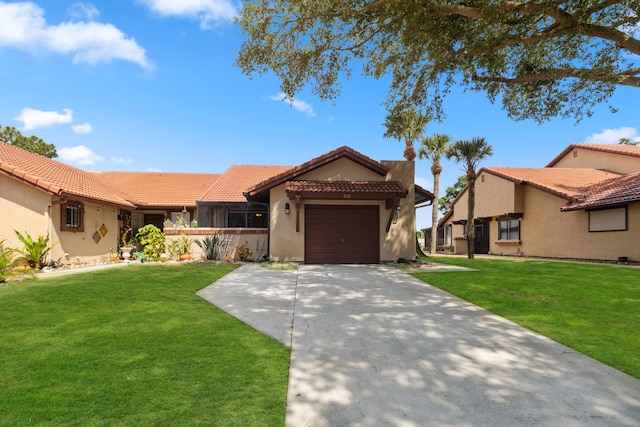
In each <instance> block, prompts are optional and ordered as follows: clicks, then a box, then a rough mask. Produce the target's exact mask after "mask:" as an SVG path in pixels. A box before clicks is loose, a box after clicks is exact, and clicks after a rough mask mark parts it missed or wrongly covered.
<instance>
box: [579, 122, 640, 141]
mask: <svg viewBox="0 0 640 427" xmlns="http://www.w3.org/2000/svg"><path fill="white" fill-rule="evenodd" d="M621 138H629V139H630V140H632V141H640V136H639V135H638V131H637V130H636V129H635V128H632V127H626V126H623V127H620V128H618V129H605V130H603V131H602V132H600V133H594V134H592V135H591V136H588V137H587V138H586V139H585V140H584V142H586V143H587V144H617V143H619V142H620V139H621Z"/></svg>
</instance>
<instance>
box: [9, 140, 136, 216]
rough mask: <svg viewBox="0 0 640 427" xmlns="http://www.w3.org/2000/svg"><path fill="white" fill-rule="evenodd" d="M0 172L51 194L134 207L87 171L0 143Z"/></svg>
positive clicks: (124, 196)
mask: <svg viewBox="0 0 640 427" xmlns="http://www.w3.org/2000/svg"><path fill="white" fill-rule="evenodd" d="M0 173H4V174H5V175H7V176H10V177H12V178H14V179H18V180H20V181H23V182H25V183H27V184H29V185H31V186H33V187H36V188H39V189H40V190H43V191H45V192H47V193H50V194H52V195H54V194H55V195H65V194H66V195H71V196H78V197H82V198H86V199H91V200H95V201H99V202H105V203H110V204H114V205H117V206H126V207H134V205H133V204H132V203H131V202H130V201H129V200H127V196H126V194H123V193H122V192H121V191H120V190H118V189H117V188H114V187H112V186H110V185H108V184H106V183H104V182H103V181H101V180H100V179H96V178H95V176H94V175H92V174H91V173H89V172H87V171H83V170H81V169H77V168H74V167H72V166H69V165H65V164H64V163H60V162H58V161H55V160H52V159H49V158H47V157H43V156H40V155H38V154H34V153H31V152H29V151H25V150H22V149H20V148H17V147H14V146H12V145H9V144H7V143H4V142H0Z"/></svg>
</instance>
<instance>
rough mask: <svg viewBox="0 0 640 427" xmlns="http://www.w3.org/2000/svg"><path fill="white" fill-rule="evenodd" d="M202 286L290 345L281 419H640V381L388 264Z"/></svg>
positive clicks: (234, 278) (365, 422)
mask: <svg viewBox="0 0 640 427" xmlns="http://www.w3.org/2000/svg"><path fill="white" fill-rule="evenodd" d="M200 295H201V296H202V297H204V298H205V299H207V300H209V301H211V302H212V303H214V304H216V305H218V306H219V307H221V308H222V309H225V310H227V311H228V312H230V313H231V314H232V315H234V316H236V317H238V318H239V319H241V320H244V321H245V322H247V323H248V324H250V325H252V326H254V327H256V328H257V329H259V330H262V331H263V332H265V333H267V334H269V335H271V336H273V337H274V338H276V339H278V340H280V341H281V342H283V343H285V344H289V342H288V340H289V338H290V337H291V335H290V333H291V330H292V329H291V328H292V327H293V334H292V337H291V338H292V340H291V341H290V342H291V345H292V354H291V366H290V371H289V391H288V404H287V415H286V425H287V426H288V427H300V426H313V427H321V426H515V425H518V426H520V425H535V426H559V425H562V426H639V425H640V381H639V380H637V379H635V378H632V377H630V376H628V375H625V374H623V373H621V372H619V371H617V370H615V369H612V368H610V367H608V366H606V365H603V364H601V363H599V362H596V361H595V360H593V359H590V358H588V357H586V356H583V355H581V354H579V353H577V352H575V351H573V350H571V349H569V348H567V347H565V346H562V345H560V344H558V343H556V342H554V341H551V340H549V339H547V338H545V337H543V336H541V335H538V334H535V333H533V332H531V331H529V330H527V329H525V328H522V327H520V326H518V325H516V324H514V323H512V322H510V321H508V320H505V319H503V318H501V317H499V316H496V315H493V314H491V313H489V312H487V311H485V310H483V309H481V308H479V307H477V306H475V305H472V304H470V303H468V302H466V301H463V300H461V299H459V298H456V297H454V296H452V295H450V294H447V293H445V292H443V291H440V290H438V289H437V288H434V287H432V286H429V285H426V284H424V283H423V282H421V281H419V280H417V279H415V278H413V277H412V276H410V275H408V274H406V273H403V272H401V271H398V270H396V269H394V268H392V267H388V266H382V265H380V266H369V265H368V266H353V265H350V266H318V265H303V266H300V269H299V270H298V271H297V272H274V271H269V270H265V269H261V268H260V267H258V266H253V265H252V266H249V265H247V266H243V267H242V268H240V269H238V270H236V271H235V272H233V273H231V274H229V275H227V276H225V277H224V278H223V279H221V280H220V281H218V282H216V283H214V284H213V285H211V286H209V287H208V288H205V289H203V290H202V291H201V292H200Z"/></svg>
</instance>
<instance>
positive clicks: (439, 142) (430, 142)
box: [418, 133, 451, 254]
mask: <svg viewBox="0 0 640 427" xmlns="http://www.w3.org/2000/svg"><path fill="white" fill-rule="evenodd" d="M450 143H451V138H450V137H449V135H445V134H441V133H436V134H434V135H433V136H429V137H426V138H424V139H423V140H422V141H420V149H419V150H418V158H420V159H428V160H431V173H432V174H433V196H434V197H433V205H432V211H431V247H430V248H429V250H430V251H431V253H432V254H434V253H436V243H437V242H436V239H437V237H438V193H439V192H440V173H442V166H441V165H440V159H441V158H442V156H443V155H444V154H445V153H446V152H447V150H448V148H449V144H450Z"/></svg>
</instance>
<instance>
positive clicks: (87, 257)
mask: <svg viewBox="0 0 640 427" xmlns="http://www.w3.org/2000/svg"><path fill="white" fill-rule="evenodd" d="M69 200H70V201H71V200H72V199H71V198H69ZM78 201H80V202H82V203H84V231H81V232H73V231H60V221H61V210H60V205H59V204H55V205H54V206H52V208H51V220H52V224H53V227H52V233H51V241H52V242H58V244H57V245H56V246H54V248H53V251H52V257H53V259H54V260H60V262H61V263H62V264H80V265H86V264H90V265H93V264H99V263H102V262H107V261H109V260H110V254H116V253H117V252H118V241H119V236H118V233H119V229H118V211H119V209H118V208H117V207H115V206H110V205H106V204H100V203H96V202H89V201H86V200H78ZM103 224H104V226H105V227H106V229H107V234H105V235H104V236H101V238H100V241H99V242H98V243H96V242H95V241H94V240H93V234H94V233H95V232H96V231H97V232H98V233H100V231H99V230H100V228H101V227H102V225H103Z"/></svg>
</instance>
